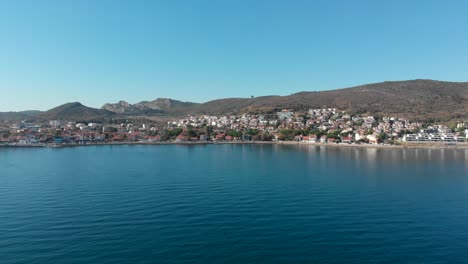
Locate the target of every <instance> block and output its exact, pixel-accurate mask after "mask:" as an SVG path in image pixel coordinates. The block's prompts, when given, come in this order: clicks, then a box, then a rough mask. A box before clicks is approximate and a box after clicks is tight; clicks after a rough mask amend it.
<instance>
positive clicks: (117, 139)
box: [112, 135, 124, 142]
mask: <svg viewBox="0 0 468 264" xmlns="http://www.w3.org/2000/svg"><path fill="white" fill-rule="evenodd" d="M123 140H124V138H123V137H122V136H120V135H115V136H113V137H112V141H115V142H119V141H123Z"/></svg>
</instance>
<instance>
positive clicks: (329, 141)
mask: <svg viewBox="0 0 468 264" xmlns="http://www.w3.org/2000/svg"><path fill="white" fill-rule="evenodd" d="M327 142H328V143H335V142H336V139H335V138H329V139H328V140H327Z"/></svg>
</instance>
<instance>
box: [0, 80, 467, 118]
mask: <svg viewBox="0 0 468 264" xmlns="http://www.w3.org/2000/svg"><path fill="white" fill-rule="evenodd" d="M321 107H336V108H339V109H343V110H347V111H349V112H351V113H369V114H372V115H386V116H398V117H406V118H409V119H411V120H413V121H423V122H448V121H452V120H460V119H461V120H465V121H466V120H468V83H467V82H442V81H433V80H411V81H396V82H382V83H375V84H368V85H361V86H356V87H352V88H345V89H338V90H330V91H320V92H300V93H295V94H292V95H288V96H263V97H257V98H225V99H219V100H213V101H209V102H206V103H202V104H197V103H190V102H181V101H177V100H173V99H168V98H159V99H156V100H154V101H143V102H140V103H137V104H133V105H132V104H129V103H127V102H125V101H120V102H118V103H115V104H105V105H104V106H103V107H102V108H101V109H95V108H90V107H86V106H84V105H82V104H80V103H68V104H64V105H61V106H59V107H56V108H53V109H51V110H49V111H46V112H37V111H36V112H34V111H33V112H7V113H0V119H3V120H19V119H38V120H39V119H40V120H52V119H62V120H76V121H85V120H97V121H98V120H105V119H107V118H111V117H112V118H147V117H152V116H154V117H167V118H172V117H179V116H184V115H187V114H215V115H227V114H238V113H241V114H242V113H272V112H275V111H278V110H281V109H284V108H287V109H293V110H295V111H307V110H308V109H309V108H321Z"/></svg>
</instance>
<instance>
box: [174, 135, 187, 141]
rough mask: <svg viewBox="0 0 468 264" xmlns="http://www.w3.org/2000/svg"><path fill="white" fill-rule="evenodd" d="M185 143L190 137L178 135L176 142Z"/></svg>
mask: <svg viewBox="0 0 468 264" xmlns="http://www.w3.org/2000/svg"><path fill="white" fill-rule="evenodd" d="M184 141H188V137H187V136H184V135H178V136H177V137H176V139H175V142H184Z"/></svg>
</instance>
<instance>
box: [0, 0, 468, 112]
mask: <svg viewBox="0 0 468 264" xmlns="http://www.w3.org/2000/svg"><path fill="white" fill-rule="evenodd" d="M466 10H468V2H467V1H429V0H425V1H399V0H393V1H331V0H324V1H312V0H309V1H294V0H291V1H275V0H271V1H261V0H256V1H251V0H249V1H219V0H218V1H203V0H184V1H177V0H168V1H156V0H155V1H105V0H100V1H94V0H90V1H84V0H83V1H79V0H70V1H68V0H58V1H48V0H42V1H35V0H34V1H33V0H31V1H22V0H15V1H8V0H4V1H3V0H0V111H9V110H26V109H40V110H45V109H48V108H51V107H54V106H57V105H59V104H62V103H65V102H72V101H80V102H82V103H83V104H85V105H89V106H93V107H100V106H101V105H102V104H104V103H106V102H115V101H118V100H121V99H125V100H127V101H129V102H131V103H135V102H138V101H141V100H152V99H155V98H158V97H170V98H174V99H179V100H185V101H195V102H204V101H208V100H211V99H216V98H223V97H249V96H250V95H254V96H260V95H270V94H279V95H287V94H291V93H295V92H298V91H305V90H328V89H335V88H342V87H349V86H353V85H358V84H364V83H371V82H380V81H386V80H406V79H417V78H424V79H438V80H447V81H468V78H467V75H466V74H467V72H468V48H467V47H468V34H467V32H468V26H467V25H468V16H466Z"/></svg>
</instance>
